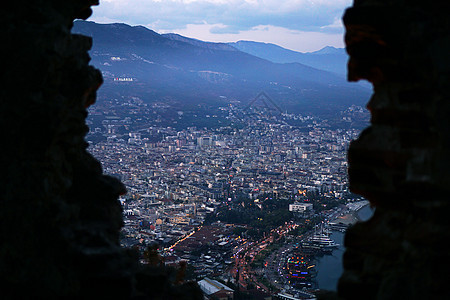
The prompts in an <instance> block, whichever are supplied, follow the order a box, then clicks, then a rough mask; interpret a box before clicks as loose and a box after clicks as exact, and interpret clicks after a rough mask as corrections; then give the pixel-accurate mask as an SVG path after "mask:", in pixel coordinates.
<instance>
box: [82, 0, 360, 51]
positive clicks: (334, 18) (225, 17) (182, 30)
mask: <svg viewBox="0 0 450 300" xmlns="http://www.w3.org/2000/svg"><path fill="white" fill-rule="evenodd" d="M351 2H352V0H100V6H98V7H94V14H93V16H92V17H91V18H90V20H92V21H96V22H100V23H110V21H112V22H122V23H127V24H130V25H144V26H146V27H148V28H150V29H152V30H155V31H157V32H160V33H163V32H176V33H179V34H182V35H186V36H189V37H193V38H197V39H203V40H210V41H231V40H232V41H236V40H243V39H249V40H250V39H253V40H256V41H264V42H271V43H279V44H280V45H282V46H285V47H290V49H294V50H299V49H303V50H305V49H309V50H306V51H313V50H318V49H319V48H321V47H323V46H326V45H330V46H342V33H343V27H342V22H341V17H342V14H343V11H344V9H345V8H346V7H348V6H350V5H351ZM314 38H315V39H316V40H314ZM289 39H291V41H289ZM327 39H328V41H326V40H327ZM300 40H301V41H303V42H301V43H305V41H309V43H310V44H311V45H316V46H315V47H316V48H311V47H306V46H301V45H300V42H299V41H300ZM294 41H295V45H294ZM318 41H320V42H321V43H322V44H321V45H320V46H319V43H318Z"/></svg>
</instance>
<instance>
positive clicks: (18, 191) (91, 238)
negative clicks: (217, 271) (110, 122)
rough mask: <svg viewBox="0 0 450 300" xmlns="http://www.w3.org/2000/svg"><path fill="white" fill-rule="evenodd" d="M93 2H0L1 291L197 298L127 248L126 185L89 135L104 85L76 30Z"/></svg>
mask: <svg viewBox="0 0 450 300" xmlns="http://www.w3.org/2000/svg"><path fill="white" fill-rule="evenodd" d="M94 4H97V2H96V1H95V0H78V1H75V0H72V1H57V0H31V1H23V0H22V1H21V0H17V1H12V2H7V3H4V4H3V5H2V8H1V10H0V23H1V24H0V30H1V33H2V35H1V36H2V47H1V50H0V51H1V60H2V70H3V72H2V73H1V75H0V76H1V83H2V88H1V89H0V97H1V101H0V107H1V109H0V114H1V115H0V128H1V135H2V140H3V142H2V147H1V155H0V160H1V163H0V165H1V166H2V172H0V190H1V196H0V238H1V246H0V280H1V282H2V296H1V298H2V299H30V297H32V298H33V299H43V298H47V299H91V298H98V299H135V298H136V299H137V298H139V299H200V298H201V291H200V290H199V288H198V287H197V286H196V285H192V284H178V285H173V284H172V281H171V277H170V272H169V271H170V270H167V269H163V268H156V269H155V268H150V267H146V266H143V265H140V264H139V263H138V258H137V257H136V255H135V254H134V253H132V252H130V251H128V250H125V249H122V248H121V247H120V244H119V230H120V228H121V227H122V225H123V224H122V211H121V206H120V203H119V201H118V196H119V195H120V194H123V193H125V192H126V190H125V187H124V186H123V184H122V183H120V182H119V181H118V180H116V179H114V178H112V177H109V176H105V175H103V173H102V168H101V165H100V163H99V162H98V161H96V160H95V159H94V158H93V157H92V156H91V155H90V154H89V153H88V152H87V150H86V149H87V146H88V144H87V143H86V141H85V140H84V137H85V134H86V133H87V131H88V127H87V126H86V124H85V118H86V116H87V111H86V108H87V107H88V106H89V105H92V104H93V103H94V102H95V98H96V90H97V89H98V87H99V86H100V85H101V83H102V76H101V73H100V71H99V70H96V69H95V68H93V67H91V66H89V60H90V58H89V55H88V52H87V51H88V50H89V49H90V47H91V45H92V40H91V38H89V37H85V36H81V35H74V34H71V32H70V30H71V27H72V25H73V20H74V19H76V18H83V19H85V18H87V17H88V16H90V14H91V12H92V11H91V8H90V7H91V5H94Z"/></svg>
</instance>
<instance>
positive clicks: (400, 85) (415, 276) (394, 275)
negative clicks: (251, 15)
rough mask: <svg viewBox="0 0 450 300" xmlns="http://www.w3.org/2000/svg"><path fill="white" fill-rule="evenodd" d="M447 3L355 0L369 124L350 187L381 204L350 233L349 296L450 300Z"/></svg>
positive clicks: (353, 151) (350, 25)
mask: <svg viewBox="0 0 450 300" xmlns="http://www.w3.org/2000/svg"><path fill="white" fill-rule="evenodd" d="M449 10H450V4H449V2H448V1H399V0H391V1H376V0H359V1H357V0H355V1H354V4H353V7H351V8H349V9H348V10H347V11H346V12H345V15H344V18H343V20H344V24H345V28H346V35H345V42H346V47H347V48H346V49H347V52H348V54H349V56H350V60H349V64H348V79H349V80H350V81H357V80H360V79H366V80H368V81H370V82H371V83H372V84H373V88H374V94H373V95H372V98H371V99H370V101H369V103H368V105H367V106H368V108H369V110H370V112H371V126H370V127H368V128H366V129H365V130H364V131H363V132H362V133H361V135H360V136H359V138H358V139H357V140H356V141H354V142H352V144H351V145H350V149H349V152H348V161H349V170H348V173H349V179H350V188H351V190H352V191H353V192H355V193H358V194H361V195H363V196H365V197H366V198H367V199H368V200H369V201H370V203H371V205H373V206H375V207H376V211H375V215H374V216H373V218H372V219H371V220H369V221H367V222H364V223H359V224H357V225H356V226H354V227H352V228H351V229H349V230H348V233H347V234H346V237H345V245H346V247H347V251H346V253H345V255H344V269H345V270H344V274H343V276H342V277H341V279H340V281H339V286H338V293H339V296H340V297H341V298H344V299H450V290H449V288H448V286H447V278H448V265H449V264H448V262H449V258H450V257H449V253H450V252H449V251H448V247H447V246H446V243H447V241H448V240H449V237H450V230H449V229H450V228H449V215H450V210H449V209H450V199H449V195H450V117H449V114H450V97H449V94H450V93H449V87H450V82H449V73H450V56H449V53H450V35H449V32H450V31H449V29H450V18H449V17H448V16H449V15H448V12H449Z"/></svg>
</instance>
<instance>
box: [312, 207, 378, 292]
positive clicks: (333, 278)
mask: <svg viewBox="0 0 450 300" xmlns="http://www.w3.org/2000/svg"><path fill="white" fill-rule="evenodd" d="M373 213H374V211H373V210H372V209H371V208H370V206H368V205H367V206H365V207H363V208H362V209H360V210H359V211H358V217H359V218H360V219H361V220H362V221H366V220H368V219H370V217H372V215H373ZM330 237H331V239H333V240H334V241H335V242H336V243H338V244H339V245H340V246H339V248H337V249H336V250H334V251H333V253H332V254H331V255H325V256H323V257H321V258H319V259H318V262H317V268H316V269H317V277H316V281H317V284H318V286H319V288H320V289H324V290H329V291H336V289H337V282H338V280H339V277H340V276H341V274H342V272H343V267H342V256H343V255H344V251H345V247H344V233H342V232H338V231H333V233H332V234H331V235H330Z"/></svg>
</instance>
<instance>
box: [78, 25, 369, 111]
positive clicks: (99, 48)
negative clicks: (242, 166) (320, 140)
mask: <svg viewBox="0 0 450 300" xmlns="http://www.w3.org/2000/svg"><path fill="white" fill-rule="evenodd" d="M73 31H74V32H75V33H82V34H85V35H89V36H92V37H93V48H92V50H91V52H90V54H91V57H92V64H94V65H95V66H96V67H98V68H99V69H101V70H102V72H103V76H104V78H105V84H104V87H103V88H102V90H100V93H106V94H107V96H108V95H111V97H112V96H113V95H114V96H115V95H119V94H120V95H128V94H131V95H133V96H137V97H140V98H142V99H143V100H144V101H147V102H152V101H159V100H161V99H166V101H167V99H170V101H171V103H176V105H191V104H193V103H207V104H209V105H219V104H220V105H223V102H224V101H225V102H226V101H228V100H230V99H233V100H238V101H241V103H243V105H245V104H246V103H248V102H249V101H251V99H252V98H253V97H255V96H256V95H257V94H258V93H259V92H260V91H261V90H264V91H266V92H267V93H268V94H269V95H270V96H271V97H272V98H273V99H274V100H275V101H277V102H278V103H279V104H280V106H282V107H284V108H286V109H292V110H296V111H299V110H301V111H304V110H311V109H314V110H321V109H324V110H327V109H328V110H330V109H336V108H340V107H344V106H348V105H351V104H354V103H357V104H362V103H363V102H365V101H366V99H367V98H368V95H369V93H368V91H367V90H366V89H362V88H359V87H357V86H355V85H350V84H349V83H347V82H346V81H345V80H344V79H343V78H341V77H339V76H336V75H334V74H332V73H329V72H325V71H321V70H317V69H314V68H312V67H308V66H305V65H303V64H300V63H290V64H278V63H273V62H270V61H268V60H265V59H262V58H259V57H256V56H253V55H250V54H248V53H244V52H242V51H235V50H233V49H230V48H229V46H227V45H224V44H220V43H219V44H216V43H206V42H202V41H198V40H193V41H192V39H187V38H184V37H181V36H177V37H174V36H173V35H172V36H163V35H159V34H157V33H156V32H154V31H152V30H149V29H147V28H144V27H142V26H136V27H131V26H128V25H125V24H107V25H104V24H96V23H93V22H86V21H78V22H76V23H75V25H74V28H73ZM126 78H131V80H132V81H126Z"/></svg>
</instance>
